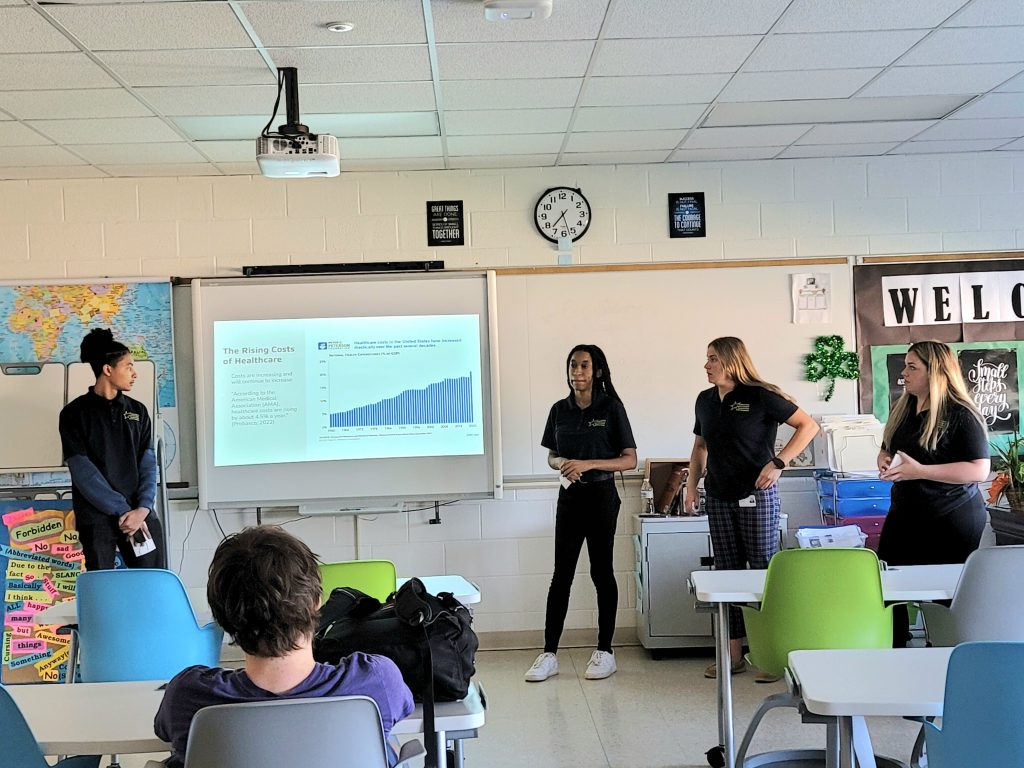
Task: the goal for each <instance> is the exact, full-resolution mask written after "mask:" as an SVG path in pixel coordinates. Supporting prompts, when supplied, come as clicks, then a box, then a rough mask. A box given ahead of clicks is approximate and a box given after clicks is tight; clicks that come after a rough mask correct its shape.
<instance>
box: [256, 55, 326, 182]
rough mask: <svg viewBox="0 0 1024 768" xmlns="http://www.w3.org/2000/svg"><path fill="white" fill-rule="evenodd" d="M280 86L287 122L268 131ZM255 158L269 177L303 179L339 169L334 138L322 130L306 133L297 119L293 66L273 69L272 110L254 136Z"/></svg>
mask: <svg viewBox="0 0 1024 768" xmlns="http://www.w3.org/2000/svg"><path fill="white" fill-rule="evenodd" d="M282 90H283V91H284V93H285V105H286V112H287V120H288V122H286V123H285V124H284V125H279V126H278V127H277V130H276V131H271V130H270V124H271V123H273V122H274V118H275V117H277V108H278V106H280V104H281V91H282ZM256 162H257V163H258V164H259V166H260V173H262V174H263V175H264V176H266V177H268V178H271V179H305V178H313V177H316V176H337V175H338V174H339V173H341V162H340V158H339V156H338V140H337V139H336V138H335V137H334V136H329V135H328V134H326V133H321V134H319V135H318V134H315V133H310V132H309V128H308V127H306V126H305V125H303V124H302V123H301V122H299V82H298V70H297V69H295V67H278V69H277V100H276V101H275V102H274V114H272V115H271V116H270V120H268V121H267V125H266V126H265V127H264V128H263V133H262V134H261V135H260V137H259V138H258V139H256Z"/></svg>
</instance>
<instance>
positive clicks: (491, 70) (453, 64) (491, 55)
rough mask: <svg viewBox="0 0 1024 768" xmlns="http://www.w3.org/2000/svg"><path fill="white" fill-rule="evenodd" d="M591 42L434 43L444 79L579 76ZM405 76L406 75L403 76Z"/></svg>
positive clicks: (585, 66) (585, 62)
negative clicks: (552, 43) (436, 44)
mask: <svg viewBox="0 0 1024 768" xmlns="http://www.w3.org/2000/svg"><path fill="white" fill-rule="evenodd" d="M593 49H594V43H593V42H591V41H589V40H566V41H563V42H560V43H559V44H558V45H551V44H550V43H538V42H529V43H446V44H443V45H438V46H437V62H438V70H439V72H440V76H441V77H442V78H443V79H445V80H502V79H507V78H512V79H519V78H523V77H536V78H543V77H582V76H583V74H584V73H585V72H586V71H587V63H588V62H589V61H590V54H591V51H593ZM407 79H409V78H407Z"/></svg>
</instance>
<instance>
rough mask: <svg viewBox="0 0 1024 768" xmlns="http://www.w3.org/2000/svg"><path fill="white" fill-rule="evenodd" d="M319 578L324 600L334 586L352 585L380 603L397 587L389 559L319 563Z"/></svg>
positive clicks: (396, 580)
mask: <svg viewBox="0 0 1024 768" xmlns="http://www.w3.org/2000/svg"><path fill="white" fill-rule="evenodd" d="M320 578H321V580H322V581H323V586H324V600H326V599H327V598H328V597H329V596H330V594H331V591H332V590H333V589H334V588H335V587H353V588H354V589H358V590H359V591H360V592H365V593H366V594H367V595H370V597H375V598H377V599H378V600H380V601H381V602H382V603H383V602H384V601H385V600H387V599H388V595H390V594H391V593H392V592H394V591H395V589H397V588H398V576H397V574H396V573H395V564H394V563H393V562H391V561H390V560H345V561H342V562H340V563H321V564H320Z"/></svg>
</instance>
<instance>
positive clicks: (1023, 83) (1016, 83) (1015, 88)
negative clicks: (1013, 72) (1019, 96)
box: [996, 73, 1024, 93]
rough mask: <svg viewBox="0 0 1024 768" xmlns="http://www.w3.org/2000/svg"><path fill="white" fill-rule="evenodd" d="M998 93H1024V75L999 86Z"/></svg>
mask: <svg viewBox="0 0 1024 768" xmlns="http://www.w3.org/2000/svg"><path fill="white" fill-rule="evenodd" d="M996 90H997V91H1001V92H1002V91H1008V92H1012V93H1024V73H1022V74H1019V75H1017V76H1016V77H1014V78H1011V79H1010V80H1008V81H1007V82H1005V83H1003V84H1002V85H1001V86H999V87H998V88H997V89H996Z"/></svg>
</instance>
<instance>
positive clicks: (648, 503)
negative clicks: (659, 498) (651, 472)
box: [640, 477, 655, 515]
mask: <svg viewBox="0 0 1024 768" xmlns="http://www.w3.org/2000/svg"><path fill="white" fill-rule="evenodd" d="M640 514H641V515H653V514H655V512H654V488H653V487H652V486H651V481H650V480H648V479H647V478H646V477H645V478H644V483H643V485H641V486H640Z"/></svg>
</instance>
